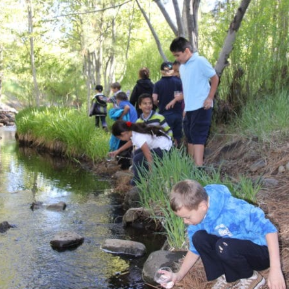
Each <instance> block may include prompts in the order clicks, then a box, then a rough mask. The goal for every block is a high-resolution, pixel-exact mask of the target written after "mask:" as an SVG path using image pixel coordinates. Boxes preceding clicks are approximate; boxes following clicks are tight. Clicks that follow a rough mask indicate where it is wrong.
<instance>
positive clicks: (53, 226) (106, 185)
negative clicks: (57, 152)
mask: <svg viewBox="0 0 289 289" xmlns="http://www.w3.org/2000/svg"><path fill="white" fill-rule="evenodd" d="M0 137H2V139H0V223H1V222H3V221H7V222H8V223H9V224H11V225H14V226H15V227H14V228H11V229H9V230H8V231H7V232H5V233H0V288H1V289H94V288H97V289H106V288H110V289H122V288H123V289H128V288H131V289H136V288H137V289H148V288H151V287H148V286H147V285H145V284H144V283H143V281H142V278H141V272H142V266H143V264H144V262H145V260H146V259H147V257H148V255H149V254H150V253H151V252H152V251H155V250H159V249H160V247H161V246H162V244H163V242H164V237H163V236H161V235H158V234H153V233H151V232H147V231H145V230H142V229H137V228H124V227H123V225H122V216H123V213H124V212H123V210H122V206H121V197H120V195H119V194H117V193H116V192H114V191H113V189H112V184H111V183H110V181H109V179H105V178H101V177H97V176H95V175H93V174H92V173H91V172H90V171H88V170H85V169H83V168H81V167H80V166H79V165H76V164H75V163H70V162H68V161H67V160H63V159H60V158H52V157H50V156H49V155H47V154H39V153H37V152H36V151H35V150H32V149H29V148H21V147H18V144H17V142H16V141H15V127H2V128H0ZM36 201H38V202H43V205H44V206H43V207H41V208H40V209H37V210H34V211H33V210H31V209H30V206H31V204H32V203H33V202H36ZM60 201H63V202H65V203H66V204H67V208H66V209H65V210H64V211H63V212H54V211H49V210H47V209H46V208H45V205H48V204H53V203H57V202H60ZM62 231H73V232H76V233H78V234H80V235H82V236H83V237H84V238H85V240H84V243H83V244H82V245H81V246H79V247H77V248H76V249H74V250H66V251H64V252H59V251H55V250H53V249H52V248H51V246H50V240H51V239H53V237H54V235H55V234H56V233H58V232H62ZM107 238H112V239H126V240H133V241H139V242H142V243H143V244H145V245H146V247H147V254H146V255H145V256H143V257H141V258H131V257H125V256H117V255H113V254H109V253H106V252H104V251H102V249H101V245H102V243H103V242H104V241H105V239H107Z"/></svg>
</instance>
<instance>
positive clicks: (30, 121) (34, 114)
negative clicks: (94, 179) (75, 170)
mask: <svg viewBox="0 0 289 289" xmlns="http://www.w3.org/2000/svg"><path fill="white" fill-rule="evenodd" d="M16 125H17V133H18V135H29V137H30V138H31V140H32V141H35V142H37V145H39V146H47V147H49V144H50V143H53V142H56V141H58V142H60V143H62V144H63V146H64V147H65V152H64V154H65V155H66V156H67V157H70V158H75V157H84V156H85V157H87V158H89V159H91V160H93V161H98V160H101V159H103V158H104V157H105V155H106V154H107V152H108V148H109V138H110V134H109V133H106V132H105V131H103V130H102V129H99V128H96V127H95V125H94V117H91V118H90V117H88V116H87V113H86V111H85V110H76V109H72V108H59V107H50V108H39V109H36V108H32V109H25V110H22V111H21V112H19V113H18V115H17V117H16Z"/></svg>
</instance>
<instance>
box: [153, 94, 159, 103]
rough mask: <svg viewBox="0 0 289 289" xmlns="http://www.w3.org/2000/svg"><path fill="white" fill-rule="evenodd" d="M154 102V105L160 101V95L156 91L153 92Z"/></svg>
mask: <svg viewBox="0 0 289 289" xmlns="http://www.w3.org/2000/svg"><path fill="white" fill-rule="evenodd" d="M153 102H154V105H156V106H157V105H158V103H159V101H158V95H157V94H156V93H153Z"/></svg>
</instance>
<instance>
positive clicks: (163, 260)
mask: <svg viewBox="0 0 289 289" xmlns="http://www.w3.org/2000/svg"><path fill="white" fill-rule="evenodd" d="M186 254H187V252H186V251H165V250H159V251H155V252H153V253H151V254H150V255H149V257H148V259H147V260H146V262H145V264H144V266H143V271H142V273H143V274H142V276H143V280H144V281H145V282H146V283H147V284H152V285H156V282H155V281H154V275H155V273H156V271H157V270H158V269H159V268H160V267H170V268H171V269H172V271H173V272H176V271H177V268H178V267H177V263H178V262H179V260H180V259H182V258H183V257H184V256H185V255H186Z"/></svg>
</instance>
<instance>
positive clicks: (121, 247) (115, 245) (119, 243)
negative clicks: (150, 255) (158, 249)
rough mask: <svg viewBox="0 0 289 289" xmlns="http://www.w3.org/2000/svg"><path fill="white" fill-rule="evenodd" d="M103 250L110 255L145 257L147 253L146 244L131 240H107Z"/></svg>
mask: <svg viewBox="0 0 289 289" xmlns="http://www.w3.org/2000/svg"><path fill="white" fill-rule="evenodd" d="M102 249H103V250H104V251H107V252H109V253H115V254H124V255H133V256H135V257H139V256H143V255H144V254H145V253H146V247H145V245H144V244H142V243H139V242H134V241H129V240H118V239H106V240H105V242H104V244H103V245H102Z"/></svg>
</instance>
